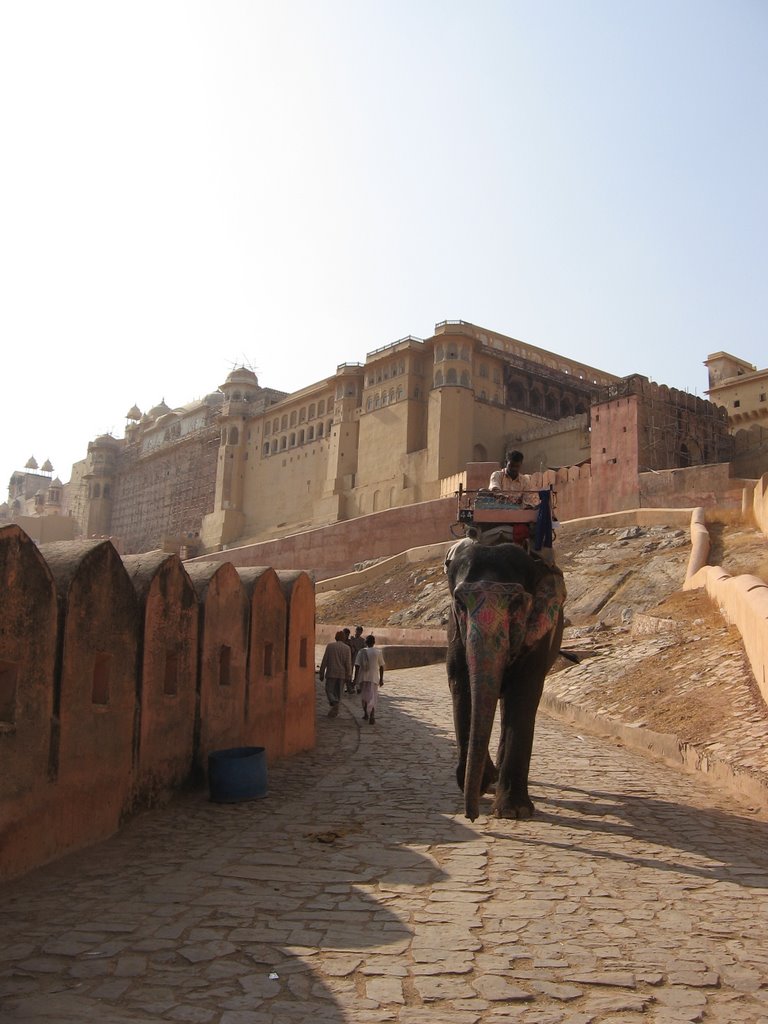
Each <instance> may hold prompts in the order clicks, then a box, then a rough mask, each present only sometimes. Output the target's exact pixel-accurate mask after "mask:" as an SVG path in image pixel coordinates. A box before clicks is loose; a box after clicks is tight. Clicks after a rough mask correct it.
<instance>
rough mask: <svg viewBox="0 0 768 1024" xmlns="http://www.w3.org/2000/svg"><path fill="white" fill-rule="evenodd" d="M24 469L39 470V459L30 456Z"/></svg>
mask: <svg viewBox="0 0 768 1024" xmlns="http://www.w3.org/2000/svg"><path fill="white" fill-rule="evenodd" d="M24 469H38V465H37V459H36V458H35V456H34V455H30V456H29V458H28V459H27V461H26V462H25V464H24Z"/></svg>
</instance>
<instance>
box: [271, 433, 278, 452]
mask: <svg viewBox="0 0 768 1024" xmlns="http://www.w3.org/2000/svg"><path fill="white" fill-rule="evenodd" d="M276 451H277V438H276V437H275V438H274V439H273V440H272V452H273V454H274V452H276Z"/></svg>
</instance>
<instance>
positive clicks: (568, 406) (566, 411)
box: [560, 398, 573, 416]
mask: <svg viewBox="0 0 768 1024" xmlns="http://www.w3.org/2000/svg"><path fill="white" fill-rule="evenodd" d="M560 415H561V416H573V402H572V401H571V400H570V398H564V399H563V400H562V402H561V403H560Z"/></svg>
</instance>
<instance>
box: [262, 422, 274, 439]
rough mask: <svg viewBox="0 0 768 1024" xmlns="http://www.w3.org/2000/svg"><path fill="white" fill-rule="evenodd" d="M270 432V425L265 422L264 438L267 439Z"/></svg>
mask: <svg viewBox="0 0 768 1024" xmlns="http://www.w3.org/2000/svg"><path fill="white" fill-rule="evenodd" d="M271 430H272V424H271V423H270V422H269V420H267V422H266V423H265V424H264V437H269V434H270V431H271Z"/></svg>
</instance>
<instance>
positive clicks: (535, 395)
mask: <svg viewBox="0 0 768 1024" xmlns="http://www.w3.org/2000/svg"><path fill="white" fill-rule="evenodd" d="M531 412H536V413H540V412H541V392H539V391H531Z"/></svg>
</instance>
